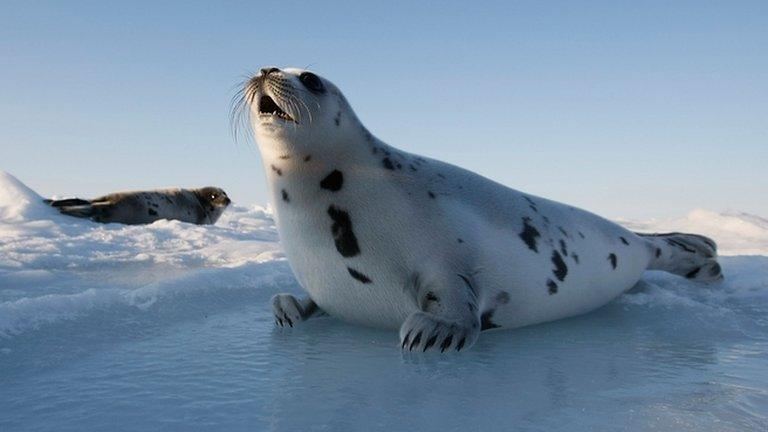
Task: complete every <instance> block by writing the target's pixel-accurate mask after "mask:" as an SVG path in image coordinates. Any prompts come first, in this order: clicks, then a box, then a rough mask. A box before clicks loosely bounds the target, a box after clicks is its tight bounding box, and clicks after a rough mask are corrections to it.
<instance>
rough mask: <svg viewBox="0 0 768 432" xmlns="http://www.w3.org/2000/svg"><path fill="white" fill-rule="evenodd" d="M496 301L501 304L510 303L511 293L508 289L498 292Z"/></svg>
mask: <svg viewBox="0 0 768 432" xmlns="http://www.w3.org/2000/svg"><path fill="white" fill-rule="evenodd" d="M496 301H497V302H499V304H507V303H509V293H508V292H506V291H502V292H500V293H498V294H496Z"/></svg>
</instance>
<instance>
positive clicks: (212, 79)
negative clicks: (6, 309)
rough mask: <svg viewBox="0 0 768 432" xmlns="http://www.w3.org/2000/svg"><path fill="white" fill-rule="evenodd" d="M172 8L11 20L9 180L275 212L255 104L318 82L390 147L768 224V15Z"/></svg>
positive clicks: (2, 84) (14, 6) (563, 7)
mask: <svg viewBox="0 0 768 432" xmlns="http://www.w3.org/2000/svg"><path fill="white" fill-rule="evenodd" d="M157 3H158V4H156V2H123V3H117V2H101V1H94V2H31V1H29V2H27V1H18V2H10V1H9V2H2V3H0V59H2V67H0V169H3V170H7V171H9V172H11V173H12V174H14V175H16V176H17V177H19V178H20V179H21V180H22V181H24V182H25V183H27V184H28V185H29V186H31V187H32V188H34V189H36V190H37V191H38V192H40V193H41V194H44V195H53V194H56V195H79V196H85V197H88V196H94V195H98V194H102V193H107V192H111V191H117V190H125V189H136V188H156V187H164V186H185V187H193V186H200V185H207V184H213V185H219V186H222V187H224V188H225V189H226V190H227V191H228V192H229V194H230V195H231V196H232V197H233V198H234V199H235V201H237V202H239V203H241V204H251V203H261V204H263V203H265V202H266V201H267V193H266V184H265V180H264V173H263V172H262V168H261V165H260V163H259V155H258V152H257V151H256V149H255V147H254V145H253V144H252V143H247V142H240V143H236V142H235V141H234V140H233V138H232V136H231V134H230V131H229V118H228V115H229V106H230V100H231V97H232V95H233V94H234V86H235V84H236V83H238V82H239V81H240V80H241V79H242V77H243V76H244V75H246V74H248V73H250V72H253V71H256V70H258V68H259V67H261V66H265V65H277V66H296V67H306V66H309V67H310V68H311V69H313V70H315V71H316V72H318V73H320V74H321V75H323V76H325V77H327V78H329V79H331V80H332V81H334V82H335V83H336V84H337V85H338V86H339V87H340V88H341V89H342V90H343V91H344V92H345V94H346V95H347V98H348V99H349V100H350V102H351V103H352V105H353V107H355V109H356V111H357V113H358V115H359V116H360V118H361V119H362V120H363V122H365V123H366V125H367V126H368V128H369V129H370V130H371V131H372V132H373V133H374V134H376V135H377V136H378V137H379V138H381V139H383V140H385V141H386V142H388V143H389V144H392V145H394V146H396V147H400V148H403V149H405V150H408V151H413V152H416V153H421V154H425V155H428V156H431V157H435V158H438V159H442V160H445V161H448V162H452V163H455V164H458V165H461V166H464V167H466V168H469V169H472V170H474V171H477V172H479V173H481V174H483V175H485V176H488V177H490V178H492V179H494V180H497V181H499V182H502V183H504V184H506V185H509V186H511V187H514V188H517V189H521V190H524V191H527V192H531V193H534V194H538V195H542V196H546V197H549V198H553V199H556V200H560V201H565V202H568V203H571V204H575V205H577V206H580V207H584V208H587V209H589V210H592V211H595V212H598V213H601V214H603V215H606V216H610V217H617V216H623V217H649V216H660V217H661V216H673V215H681V214H683V213H685V212H687V211H689V210H691V209H693V208H706V209H711V210H716V211H725V210H735V211H747V212H752V213H757V214H760V215H763V216H768V198H766V197H767V196H768V174H766V171H765V170H766V165H768V55H767V54H766V53H768V26H767V25H766V22H768V2H761V1H756V2H535V1H531V2H488V3H478V4H476V5H472V6H470V3H468V2H455V3H453V2H420V3H418V4H416V5H413V4H410V3H409V2H404V3H398V2H377V3H365V2H352V1H350V2H334V3H333V5H332V6H329V5H323V4H322V3H321V2H290V1H281V2H258V1H250V2H221V3H218V2H217V3H214V2H210V3H208V2H178V3H172V2H162V3H160V2H157Z"/></svg>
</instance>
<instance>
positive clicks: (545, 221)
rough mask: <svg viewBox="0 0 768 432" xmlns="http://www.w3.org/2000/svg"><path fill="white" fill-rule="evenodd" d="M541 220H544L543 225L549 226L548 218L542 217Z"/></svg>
mask: <svg viewBox="0 0 768 432" xmlns="http://www.w3.org/2000/svg"><path fill="white" fill-rule="evenodd" d="M541 218H542V219H544V223H545V224H547V225H549V218H548V217H546V216H542V217H541Z"/></svg>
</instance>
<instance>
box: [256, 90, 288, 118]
mask: <svg viewBox="0 0 768 432" xmlns="http://www.w3.org/2000/svg"><path fill="white" fill-rule="evenodd" d="M259 114H260V115H271V116H276V117H278V118H281V119H283V120H285V121H291V122H295V121H296V120H294V119H293V118H292V117H291V116H289V115H288V113H287V112H285V111H283V110H282V109H281V108H280V107H279V106H278V105H277V104H276V103H275V101H274V100H272V98H271V97H269V96H267V95H264V96H262V97H261V98H259Z"/></svg>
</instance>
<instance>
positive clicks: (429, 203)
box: [233, 67, 722, 352]
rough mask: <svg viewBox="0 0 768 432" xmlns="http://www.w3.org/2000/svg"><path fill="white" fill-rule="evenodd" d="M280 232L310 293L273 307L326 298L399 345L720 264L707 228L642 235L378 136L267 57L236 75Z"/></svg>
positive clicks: (292, 308) (450, 341)
mask: <svg viewBox="0 0 768 432" xmlns="http://www.w3.org/2000/svg"><path fill="white" fill-rule="evenodd" d="M236 100H237V103H236V104H235V106H234V109H233V113H234V114H235V115H237V114H238V113H240V114H241V115H243V116H245V115H248V116H249V120H250V124H251V128H252V130H253V133H254V136H255V138H256V142H257V144H258V147H259V150H260V153H261V156H262V162H263V164H264V169H265V171H266V174H267V181H268V184H269V189H270V190H271V198H272V201H273V203H274V208H275V216H276V224H277V228H278V231H279V234H280V238H281V242H282V246H283V248H284V250H285V253H286V255H287V258H288V260H289V262H290V265H291V268H292V270H293V272H294V273H295V275H296V278H297V279H298V282H299V283H300V285H301V286H302V287H303V289H304V290H306V291H307V293H308V294H309V295H308V297H306V298H296V297H294V296H292V295H288V294H278V295H276V296H275V297H273V299H272V308H273V311H274V314H275V322H276V323H277V324H278V325H280V326H291V327H293V326H295V325H297V324H298V323H300V322H302V321H305V320H306V319H307V318H309V317H311V316H315V315H318V314H321V313H327V314H329V315H331V316H334V317H338V318H340V319H343V320H345V321H348V322H351V323H356V324H360V325H365V326H374V327H382V328H391V329H399V332H400V333H399V334H400V346H401V347H402V349H405V350H412V351H416V350H418V351H426V350H439V351H441V352H442V351H450V350H456V351H459V350H462V349H466V348H468V347H470V346H471V345H472V344H473V343H475V341H476V340H477V338H478V336H479V334H480V332H481V331H482V330H488V329H497V328H514V327H521V326H527V325H531V324H536V323H542V322H545V321H552V320H557V319H560V318H565V317H570V316H574V315H578V314H583V313H585V312H589V311H591V310H593V309H596V308H598V307H600V306H603V305H605V304H606V303H608V302H609V301H611V300H612V299H614V298H616V297H617V296H619V295H620V294H622V293H623V292H624V291H626V290H628V289H629V288H631V287H632V286H633V285H635V283H636V282H637V281H638V280H639V279H640V277H641V276H642V274H643V272H645V271H646V270H649V269H652V270H664V271H667V272H671V273H674V274H677V275H681V276H684V277H687V278H688V279H692V280H697V281H712V280H717V279H719V278H721V277H722V276H721V271H720V266H719V265H718V263H717V253H716V246H715V243H714V242H713V241H712V240H710V239H708V238H706V237H703V236H699V235H694V234H681V233H669V234H653V235H648V234H637V233H634V232H631V231H629V230H627V229H625V228H623V227H621V226H619V225H617V224H615V223H613V222H610V221H608V220H606V219H604V218H602V217H599V216H597V215H595V214H592V213H590V212H587V211H584V210H580V209H578V208H575V207H572V206H569V205H565V204H561V203H557V202H554V201H550V200H548V199H544V198H540V197H538V196H533V195H530V194H526V193H523V192H520V191H517V190H514V189H510V188H508V187H506V186H504V185H501V184H499V183H496V182H494V181H491V180H489V179H487V178H484V177H482V176H480V175H478V174H475V173H473V172H470V171H467V170H465V169H462V168H459V167H457V166H453V165H450V164H447V163H444V162H440V161H438V160H434V159H429V158H425V157H421V156H418V155H415V154H411V153H408V152H405V151H402V150H399V149H397V148H395V147H392V146H389V145H387V144H385V143H384V142H382V141H380V140H379V139H377V138H376V137H374V136H373V135H371V133H369V132H368V130H367V129H366V128H365V127H364V126H363V124H362V123H361V122H360V121H359V120H358V118H357V116H356V115H355V113H354V111H353V110H352V108H351V107H350V105H349V104H348V103H347V100H346V99H345V98H344V96H343V95H342V93H341V91H339V89H338V88H337V87H336V86H335V85H334V84H332V83H331V82H330V81H328V80H327V79H325V78H321V77H319V76H317V75H316V74H314V73H312V72H309V71H306V70H301V69H293V68H288V69H278V68H275V67H269V68H264V69H261V72H260V73H259V74H257V75H255V76H253V77H252V78H250V79H249V80H248V81H247V82H246V83H245V84H244V86H243V89H242V90H241V93H240V95H239V98H238V99H236Z"/></svg>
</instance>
